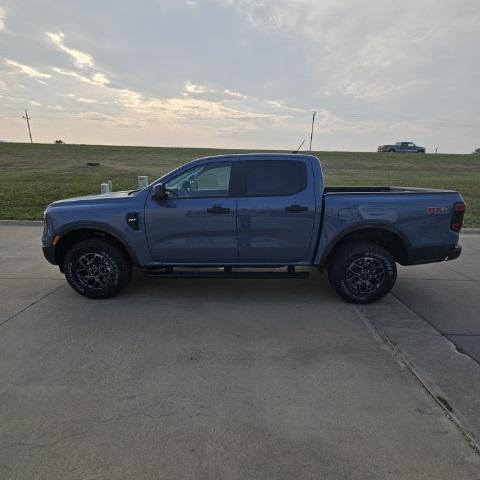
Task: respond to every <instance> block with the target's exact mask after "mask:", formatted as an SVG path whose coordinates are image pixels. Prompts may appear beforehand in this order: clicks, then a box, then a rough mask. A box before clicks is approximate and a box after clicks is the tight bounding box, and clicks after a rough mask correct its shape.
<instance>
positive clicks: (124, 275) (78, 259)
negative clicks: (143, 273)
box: [63, 238, 132, 298]
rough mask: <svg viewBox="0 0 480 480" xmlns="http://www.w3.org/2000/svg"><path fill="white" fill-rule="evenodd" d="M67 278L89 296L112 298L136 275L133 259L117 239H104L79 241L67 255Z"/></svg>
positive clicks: (78, 290)
mask: <svg viewBox="0 0 480 480" xmlns="http://www.w3.org/2000/svg"><path fill="white" fill-rule="evenodd" d="M63 268H64V272H65V278H66V279H67V281H68V283H69V284H70V286H71V287H72V288H73V289H74V290H75V291H76V292H78V293H80V294H81V295H83V296H85V297H88V298H110V297H113V296H114V295H116V294H117V293H119V292H120V291H121V290H123V289H124V288H125V287H126V286H127V285H128V283H129V281H130V278H131V276H132V262H131V261H130V259H129V258H128V257H127V255H126V254H125V253H124V252H123V251H122V250H121V249H120V248H118V247H117V246H116V245H115V244H114V243H113V242H111V241H109V240H105V239H103V238H98V239H97V238H94V239H89V240H84V241H82V242H79V243H77V244H75V245H74V246H73V247H72V248H70V250H69V251H68V252H67V254H66V255H65V260H64V264H63Z"/></svg>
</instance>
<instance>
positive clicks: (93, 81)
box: [52, 67, 110, 87]
mask: <svg viewBox="0 0 480 480" xmlns="http://www.w3.org/2000/svg"><path fill="white" fill-rule="evenodd" d="M52 70H53V71H54V72H55V73H58V74H60V75H64V76H66V77H73V78H75V79H76V80H79V81H80V82H83V83H88V84H90V85H95V86H97V87H104V86H105V85H108V84H109V83H110V80H108V78H107V77H106V76H105V75H104V74H103V73H95V74H94V75H93V76H91V77H86V76H85V75H80V74H79V73H77V72H72V71H71V70H65V69H64V68H59V67H52Z"/></svg>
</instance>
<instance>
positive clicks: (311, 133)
mask: <svg viewBox="0 0 480 480" xmlns="http://www.w3.org/2000/svg"><path fill="white" fill-rule="evenodd" d="M316 115H317V112H313V115H312V131H311V132H310V151H312V140H313V124H314V123H315V116H316Z"/></svg>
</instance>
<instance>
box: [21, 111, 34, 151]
mask: <svg viewBox="0 0 480 480" xmlns="http://www.w3.org/2000/svg"><path fill="white" fill-rule="evenodd" d="M22 118H23V119H24V120H26V121H27V127H28V134H29V135H30V143H33V140H32V131H31V130H30V117H29V116H28V112H27V109H25V115H24V116H22Z"/></svg>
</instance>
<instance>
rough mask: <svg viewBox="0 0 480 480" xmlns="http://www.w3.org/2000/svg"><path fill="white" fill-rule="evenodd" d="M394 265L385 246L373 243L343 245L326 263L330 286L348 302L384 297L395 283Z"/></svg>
mask: <svg viewBox="0 0 480 480" xmlns="http://www.w3.org/2000/svg"><path fill="white" fill-rule="evenodd" d="M396 279H397V265H396V263H395V260H394V259H393V257H392V256H391V255H390V253H389V252H388V251H387V250H385V248H383V247H381V246H380V245H377V244H376V243H372V242H355V243H351V244H348V245H346V246H344V247H342V248H341V249H340V250H339V251H338V252H336V253H335V255H334V257H333V259H332V260H331V262H330V263H329V265H328V280H329V281H330V285H331V286H332V287H333V289H334V290H335V291H336V292H337V293H338V294H339V295H340V296H341V297H342V298H343V299H345V300H347V301H348V302H351V303H371V302H376V301H377V300H380V299H381V298H383V297H384V296H385V295H386V294H387V293H388V292H390V290H391V289H392V288H393V285H394V284H395V280H396Z"/></svg>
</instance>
